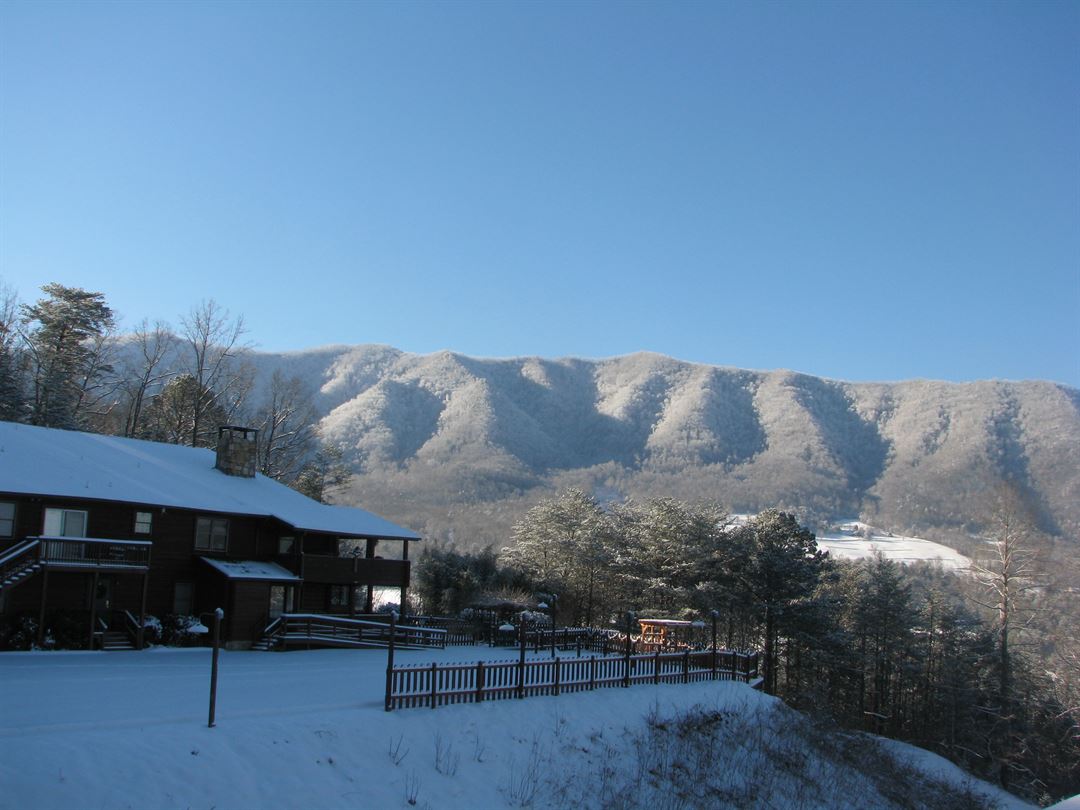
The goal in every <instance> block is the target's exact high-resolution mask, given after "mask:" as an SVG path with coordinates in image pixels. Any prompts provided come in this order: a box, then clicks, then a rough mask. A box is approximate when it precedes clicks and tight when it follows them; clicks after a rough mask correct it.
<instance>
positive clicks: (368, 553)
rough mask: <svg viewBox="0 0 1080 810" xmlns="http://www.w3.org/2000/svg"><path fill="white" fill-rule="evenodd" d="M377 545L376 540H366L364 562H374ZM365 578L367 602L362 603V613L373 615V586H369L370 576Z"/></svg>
mask: <svg viewBox="0 0 1080 810" xmlns="http://www.w3.org/2000/svg"><path fill="white" fill-rule="evenodd" d="M378 544H379V541H378V540H368V541H367V548H366V549H365V551H364V559H365V560H374V559H375V546H377V545H378ZM367 577H368V584H367V600H366V601H365V602H364V612H365V613H374V612H375V586H374V585H372V584H371V574H370V573H369V574H368V575H367Z"/></svg>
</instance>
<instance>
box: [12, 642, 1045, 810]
mask: <svg viewBox="0 0 1080 810" xmlns="http://www.w3.org/2000/svg"><path fill="white" fill-rule="evenodd" d="M512 655H513V653H512V652H508V651H506V650H505V649H503V650H491V649H489V648H484V647H468V648H455V649H450V650H447V651H445V652H439V651H435V652H405V653H401V652H399V653H398V658H397V660H398V662H400V663H407V662H411V663H419V662H426V661H430V660H432V658H433V657H437V658H438V659H439V660H442V661H448V660H468V661H475V660H477V659H479V658H492V657H494V658H507V657H511V656H512ZM385 660H386V659H385V653H383V652H381V651H367V650H364V651H356V650H317V651H310V652H290V653H260V652H223V653H222V655H221V669H220V680H219V692H218V706H217V723H218V724H217V727H216V728H213V729H210V728H207V727H206V719H207V718H206V715H207V698H208V685H209V670H210V654H209V651H207V650H204V649H196V650H173V649H164V648H160V649H153V650H149V651H146V652H141V653H138V652H130V653H101V652H70V653H40V652H39V653H4V654H2V655H0V785H2V786H3V787H2V790H0V808H3V810H16V809H18V810H22V808H38V809H39V810H48V808H58V809H59V808H63V809H64V810H67V809H68V808H94V809H95V810H97V809H98V808H100V809H101V810H110V809H111V808H163V809H164V808H218V810H225V809H227V808H255V807H290V808H291V807H319V808H405V809H406V810H407V808H409V807H419V808H424V807H427V808H432V809H434V808H451V810H453V809H454V808H470V810H472V809H473V808H499V807H529V806H534V807H561V806H570V805H574V806H583V807H599V806H601V803H602V799H603V797H604V795H605V792H606V794H607V795H608V798H610V797H611V796H613V795H615V792H616V791H617V790H618V789H620V788H619V785H623V788H622V789H627V788H626V785H631V786H632V788H633V791H634V795H641V796H644V795H645V794H644V793H642V791H643V790H646V789H647V788H648V784H646V783H645V782H641V780H642V779H643V778H644V779H646V780H649V779H651V776H650V774H649V773H648V772H646V771H644V770H643V769H642V768H641V757H642V755H643V752H647V753H648V755H649V756H656V752H657V750H658V749H657V746H656V744H655V742H649V743H648V744H645V741H646V737H644V736H643V735H644V734H646V733H647V732H648V731H649V730H650V729H651V730H652V732H654V733H661V734H667V735H668V737H669V738H670V740H671V741H672V744H675V743H676V742H677V743H678V744H679V745H684V744H685V736H686V735H683V734H681V733H675V732H676V731H678V729H680V728H682V726H680V725H679V723H680V722H683V723H684V724H685V722H687V720H686V718H687V717H690V716H691V715H692V710H693V708H694V707H695V706H699V707H702V708H703V710H705V711H707V712H708V717H711V718H714V719H715V722H716V723H720V726H718V727H722V728H728V729H742V730H741V731H739V732H737V736H738V738H739V740H740V744H741V746H742V747H741V749H740V750H741V752H742V753H741V754H740V757H741V759H740V760H739V762H740V763H742V764H739V765H737V766H728V767H718V768H716V771H715V775H714V776H715V778H716V779H721V778H722V779H723V780H724V785H730V790H731V791H732V792H731V793H730V795H731V796H742V797H747V796H758V797H763V798H764V794H762V793H761V791H762V790H764V789H765V788H764V787H763V785H765V783H766V782H768V783H769V785H770V787H769V788H768V789H769V793H768V797H771V798H768V799H767V801H766V803H767V804H769V805H770V806H786V805H788V804H790V802H791V801H796V800H798V801H799V802H801V806H804V807H813V806H835V805H836V804H837V802H836V800H835V799H828V800H825V799H821V800H818V801H817V803H815V802H814V801H810V802H809V803H808V802H807V801H806V797H807V796H808V795H811V794H808V793H807V792H806V791H807V790H812V791H813V795H817V792H816V791H817V790H818V787H817V785H815V784H813V781H814V780H815V779H818V778H819V777H818V776H817V774H819V773H820V774H827V775H828V779H829V780H830V783H835V785H836V786H839V787H837V788H836V789H837V790H840V789H841V788H842V791H843V792H842V794H841V795H843V796H849V797H850V798H849V799H848V801H850V802H853V804H850V805H848V806H867V804H866V802H870V803H871V804H873V803H874V798H873V795H874V794H873V793H872V791H873V789H874V788H873V786H872V785H871V786H868V785H866V784H863V783H864V782H866V780H867V777H866V776H865V775H864V774H863V773H861V772H859V771H858V770H853V769H851V768H848V772H846V774H845V773H842V771H843V768H838V767H837V766H835V765H834V764H821V763H823V762H824V760H821V762H820V763H819V762H818V760H814V759H813V758H812V757H810V758H809V759H811V760H812V761H811V764H810V765H807V764H805V762H804V764H803V766H802V768H803V771H804V772H806V773H812V774H814V776H812V777H806V776H804V777H803V778H802V781H801V782H800V783H799V785H800V786H799V790H798V791H797V792H793V791H794V788H789V787H788V786H787V784H786V783H785V782H784V781H783V780H784V779H790V778H791V777H790V776H788V775H787V774H788V773H789V771H785V770H782V769H781V770H776V769H775V768H773V766H772V764H771V762H770V760H771V759H773V758H775V757H774V756H772V755H767V754H766V752H768V751H770V750H772V749H770V748H769V747H768V745H769V744H770V743H769V742H768V741H769V740H771V739H772V738H774V737H776V736H778V734H777V732H778V729H776V728H774V727H773V726H774V724H775V722H776V721H775V720H774V719H770V718H775V717H777V716H779V715H778V714H777V713H778V712H785V713H787V714H785V715H784V716H785V717H788V718H789V720H788V721H787V723H785V724H790V723H791V718H798V717H800V716H799V715H796V714H795V713H794V712H792V711H791V710H789V709H787V708H786V707H783V706H782V705H781V704H779V702H778V701H776V700H775V699H773V698H770V697H768V696H766V695H762V694H760V693H759V692H755V691H753V690H752V689H750V688H749V687H747V686H745V685H742V684H735V683H728V682H716V683H708V684H697V685H693V686H677V685H670V686H645V685H643V686H635V687H632V688H630V689H619V688H615V689H603V690H598V691H596V692H592V693H578V694H573V695H562V696H560V697H535V698H529V699H526V700H520V701H515V700H504V701H497V702H488V703H483V704H479V705H462V706H450V707H442V708H439V709H434V710H432V709H407V710H400V711H395V712H392V713H386V712H384V711H383V705H382V702H383V685H384V682H385ZM650 718H651V719H650ZM680 718H682V720H680ZM721 721H723V722H721ZM710 722H712V721H710ZM724 723H726V724H727V725H724ZM739 723H741V724H742V725H741V726H740V725H739ZM732 724H734V725H732ZM748 729H749V730H753V731H754V734H747V733H746V730H748ZM696 733H697V732H695V734H696ZM755 735H756V736H755ZM649 739H651V738H649ZM755 740H757V741H758V742H755ZM792 744H794V745H801V743H798V742H795V743H792ZM899 748H900V749H901V750H902V751H903V753H904V756H910V757H912V758H914V759H915V761H916V763H924V762H930V763H931V765H932V767H933V769H935V770H936V771H938V772H939V774H938V775H939V776H942V777H943V778H944V779H946V780H947V781H949V782H952V783H955V784H959V783H962V782H963V781H964V779H965V777H963V776H962V775H961V774H960V772H959V771H958V770H957V769H956V768H955V767H953V766H952V765H949V764H948V763H945V762H944V761H943V760H940V759H939V758H937V757H934V755H932V754H928V753H925V752H919V751H917V750H916V749H911V748H909V747H907V746H899ZM860 750H861V749H860ZM804 754H805V752H804ZM806 759H808V757H806V756H805V755H804V756H803V760H806ZM815 763H817V764H815ZM790 767H791V764H790V762H786V763H784V768H788V769H790ZM916 767H918V768H922V767H923V766H922V765H921V764H917V765H916ZM778 774H782V776H781V775H778ZM838 774H841V775H842V776H843V778H841V776H838ZM821 778H824V777H821ZM634 779H637V780H638V782H634V781H633V780H634ZM778 779H779V780H780V781H779V782H777V780H778ZM620 780H621V781H620ZM628 780H629V781H628ZM700 782H701V780H698V779H695V780H694V784H698V783H700ZM792 784H795V783H794V782H793V783H792ZM665 789H666V788H665ZM691 789H692V787H691ZM725 789H728V788H725ZM710 790H712V791H714V792H713V793H711V794H709V795H711V796H716V795H719V794H718V793H716V792H715V791H716V790H719V788H716V787H711V788H710ZM978 790H979V791H981V792H986V793H987V794H988V795H990V796H992V797H993V798H994V800H995V801H1003V802H1004V803H1006V804H1008V805H1010V806H1013V805H1014V806H1018V807H1019V806H1025V805H1022V804H1020V803H1019V802H1014V800H1012V799H1011V797H1008V796H1005V795H1004V794H1000V793H997V792H995V791H994V789H993V788H990V787H989V786H985V785H982V784H981V783H979V785H978ZM867 791H871V792H870V793H868V792H867ZM834 792H835V791H834ZM725 795H727V794H725ZM777 797H779V798H777ZM784 797H788V798H787V799H785V798H784ZM642 801H643V802H644V799H643V800H642ZM744 801H745V800H740V799H732V802H733V803H734V805H735V806H742V805H743V804H744ZM844 804H845V802H844V801H841V802H840V803H839V806H844ZM620 806H639V805H634V804H630V805H620ZM640 806H647V805H645V804H642V805H640ZM665 806H678V805H673V804H669V805H665ZM683 806H687V807H694V806H702V805H699V804H697V803H695V802H694V801H693V800H692V799H691V800H690V803H689V804H686V805H683ZM704 806H716V803H715V801H712V800H710V801H709V802H708V803H707V804H706V805H704Z"/></svg>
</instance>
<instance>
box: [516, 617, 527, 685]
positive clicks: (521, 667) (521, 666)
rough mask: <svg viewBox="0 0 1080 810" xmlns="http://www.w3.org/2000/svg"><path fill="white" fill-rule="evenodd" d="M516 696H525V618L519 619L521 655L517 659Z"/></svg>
mask: <svg viewBox="0 0 1080 810" xmlns="http://www.w3.org/2000/svg"><path fill="white" fill-rule="evenodd" d="M517 696H518V697H519V698H523V697H525V619H522V620H521V657H520V658H519V659H518V682H517Z"/></svg>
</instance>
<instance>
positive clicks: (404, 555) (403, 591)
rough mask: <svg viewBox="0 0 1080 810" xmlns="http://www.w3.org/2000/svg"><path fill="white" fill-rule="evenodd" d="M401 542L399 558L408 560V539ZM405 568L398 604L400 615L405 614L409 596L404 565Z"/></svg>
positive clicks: (407, 577) (407, 576)
mask: <svg viewBox="0 0 1080 810" xmlns="http://www.w3.org/2000/svg"><path fill="white" fill-rule="evenodd" d="M402 543H403V545H402V548H401V559H402V560H403V561H405V562H408V561H409V541H408V540H403V541H402ZM405 570H406V573H405V579H404V580H403V581H402V583H401V601H400V605H401V615H402V616H404V615H405V600H406V599H407V598H408V596H409V574H408V568H407V567H406V569H405Z"/></svg>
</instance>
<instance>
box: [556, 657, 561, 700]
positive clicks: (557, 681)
mask: <svg viewBox="0 0 1080 810" xmlns="http://www.w3.org/2000/svg"><path fill="white" fill-rule="evenodd" d="M560 663H561V662H560V661H559V656H557V655H556V656H555V696H556V697H558V695H559V675H560V672H559V670H560V669H561V667H560V666H559V664H560Z"/></svg>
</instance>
